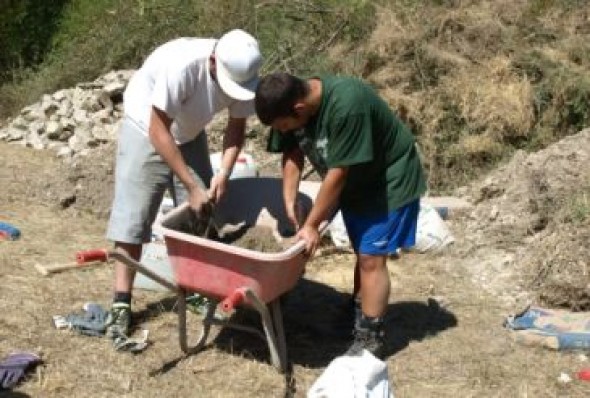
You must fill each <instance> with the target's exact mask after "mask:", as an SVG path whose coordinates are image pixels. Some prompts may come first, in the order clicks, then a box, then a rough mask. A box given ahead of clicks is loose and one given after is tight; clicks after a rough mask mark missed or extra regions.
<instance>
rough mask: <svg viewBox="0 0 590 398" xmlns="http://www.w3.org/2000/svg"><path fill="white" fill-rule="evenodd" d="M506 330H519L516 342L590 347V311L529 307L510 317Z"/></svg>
mask: <svg viewBox="0 0 590 398" xmlns="http://www.w3.org/2000/svg"><path fill="white" fill-rule="evenodd" d="M504 326H505V327H506V328H507V329H510V330H513V331H515V332H517V333H518V335H517V341H521V342H523V343H527V344H538V345H542V346H546V347H549V348H553V349H557V350H572V349H585V350H587V349H589V348H590V313H588V312H569V311H565V310H553V309H545V308H539V307H529V308H527V309H525V310H524V311H523V312H521V313H519V314H516V315H512V316H509V317H508V318H507V319H506V321H505V322H504Z"/></svg>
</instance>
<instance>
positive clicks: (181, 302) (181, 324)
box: [178, 289, 216, 355]
mask: <svg viewBox="0 0 590 398" xmlns="http://www.w3.org/2000/svg"><path fill="white" fill-rule="evenodd" d="M215 309H216V305H215V304H214V303H210V304H209V305H208V306H207V313H206V314H205V318H204V319H203V321H202V327H201V331H200V334H199V337H198V338H197V342H196V344H195V345H194V346H189V344H188V336H187V327H186V292H185V291H184V290H182V289H181V291H180V292H179V293H178V341H179V343H180V349H181V350H182V351H183V352H184V353H185V354H187V355H189V354H196V353H197V352H199V351H201V350H202V349H203V347H204V346H205V344H206V343H207V338H208V337H209V332H210V331H211V325H212V319H213V317H214V314H215Z"/></svg>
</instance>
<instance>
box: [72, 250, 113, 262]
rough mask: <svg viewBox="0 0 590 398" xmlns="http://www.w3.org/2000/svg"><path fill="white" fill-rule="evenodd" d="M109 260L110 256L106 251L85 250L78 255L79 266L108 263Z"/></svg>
mask: <svg viewBox="0 0 590 398" xmlns="http://www.w3.org/2000/svg"><path fill="white" fill-rule="evenodd" d="M108 259H109V254H108V252H107V251H106V250H105V249H93V250H83V251H80V252H78V253H76V262H77V263H78V264H86V263H90V262H93V261H102V262H106V261H107V260H108Z"/></svg>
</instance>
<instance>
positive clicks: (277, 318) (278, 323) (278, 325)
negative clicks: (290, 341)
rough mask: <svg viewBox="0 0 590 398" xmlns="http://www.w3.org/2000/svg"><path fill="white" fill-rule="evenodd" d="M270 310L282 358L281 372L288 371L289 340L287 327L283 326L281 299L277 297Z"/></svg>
mask: <svg viewBox="0 0 590 398" xmlns="http://www.w3.org/2000/svg"><path fill="white" fill-rule="evenodd" d="M270 312H271V315H272V321H273V324H274V329H275V333H276V336H277V349H278V352H279V358H280V360H281V372H283V373H284V372H286V371H287V342H286V341H285V329H284V327H283V314H282V312H281V300H280V298H277V299H275V300H273V301H272V303H270Z"/></svg>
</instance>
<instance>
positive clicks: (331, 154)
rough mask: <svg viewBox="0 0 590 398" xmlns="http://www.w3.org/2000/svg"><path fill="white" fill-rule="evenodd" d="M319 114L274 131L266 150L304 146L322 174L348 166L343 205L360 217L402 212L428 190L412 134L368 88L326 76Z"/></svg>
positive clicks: (308, 156)
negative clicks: (292, 128) (286, 129)
mask: <svg viewBox="0 0 590 398" xmlns="http://www.w3.org/2000/svg"><path fill="white" fill-rule="evenodd" d="M320 79H321V82H322V99H321V105H320V108H319V110H318V113H317V114H316V115H314V117H313V118H312V119H311V120H310V121H309V123H308V124H307V125H306V126H305V127H304V128H302V129H300V130H297V131H292V132H287V133H281V132H279V131H275V130H271V133H270V136H269V140H268V146H267V149H268V151H270V152H282V151H284V150H289V149H292V148H293V147H294V145H299V146H300V147H301V148H302V150H303V152H304V153H305V155H306V157H307V158H308V160H309V161H310V162H311V163H312V164H313V166H314V167H315V168H316V170H317V171H318V172H319V173H320V175H322V177H323V176H325V174H326V172H327V170H328V169H330V168H334V167H349V172H348V177H347V179H346V183H345V185H344V189H343V191H342V194H341V196H340V206H341V207H342V208H343V209H349V210H351V211H354V212H356V213H362V214H367V213H382V212H384V211H391V210H394V209H397V208H399V207H401V206H403V205H405V204H407V203H409V202H411V201H413V200H415V199H417V198H419V197H420V196H421V195H422V194H424V192H426V180H425V178H424V173H423V170H422V165H421V163H420V158H419V155H418V151H417V149H416V145H415V138H414V136H413V135H412V133H411V132H410V130H409V129H408V128H407V127H406V126H405V125H404V124H403V123H402V122H401V121H400V120H399V119H398V118H397V117H396V116H395V114H394V113H393V111H392V110H391V109H390V108H389V106H388V105H387V103H386V102H385V101H384V100H383V99H381V97H380V96H379V95H378V94H377V93H376V92H375V90H373V89H372V88H371V87H370V86H369V85H367V84H365V83H363V82H362V81H361V80H358V79H355V78H350V77H337V76H322V77H321V78H320Z"/></svg>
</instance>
